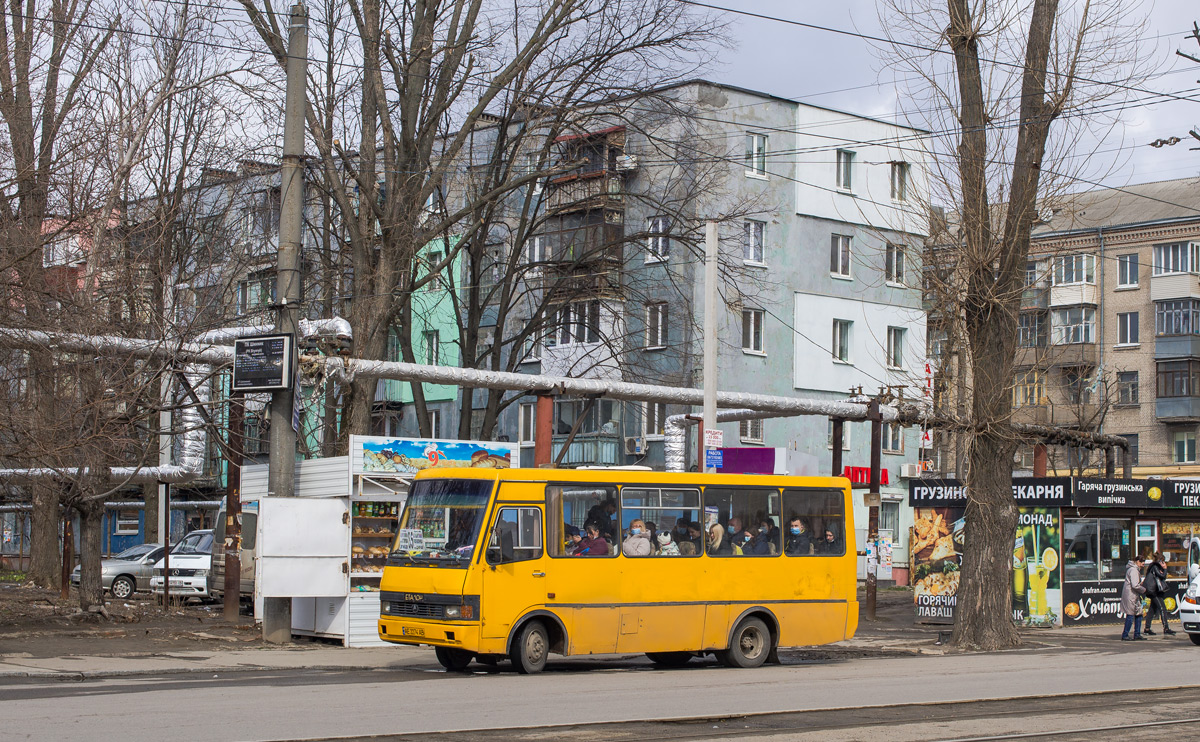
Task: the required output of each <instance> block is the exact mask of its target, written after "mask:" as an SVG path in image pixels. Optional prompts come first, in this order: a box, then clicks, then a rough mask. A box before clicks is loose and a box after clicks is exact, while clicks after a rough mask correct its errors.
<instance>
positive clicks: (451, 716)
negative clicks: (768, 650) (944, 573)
mask: <svg viewBox="0 0 1200 742" xmlns="http://www.w3.org/2000/svg"><path fill="white" fill-rule="evenodd" d="M1129 648H1130V645H1129V644H1128V643H1126V644H1124V645H1121V644H1120V643H1119V642H1095V643H1094V646H1087V647H1075V648H1069V649H1063V648H1056V649H1037V648H1029V649H1021V650H1016V651H1012V652H1004V653H996V654H985V655H957V654H955V655H946V656H891V657H851V658H849V659H837V658H827V659H821V657H820V655H814V657H816V658H815V659H806V660H805V661H802V662H799V663H796V664H788V665H785V666H782V667H780V666H770V667H764V668H760V669H757V670H731V669H725V668H718V667H716V666H715V665H713V664H711V663H702V664H698V665H697V666H696V667H691V668H686V669H683V670H669V671H661V670H656V669H654V668H652V667H651V666H650V665H649V664H648V663H646V662H645V661H644V660H642V659H640V658H620V659H613V658H608V659H604V660H576V659H572V660H559V661H557V662H552V663H551V665H550V667H549V670H548V671H547V672H546V673H544V674H541V675H535V676H520V675H517V674H515V673H513V672H511V671H507V670H503V669H501V670H500V671H494V670H493V671H483V670H480V671H479V672H473V673H470V674H465V675H454V674H447V673H445V672H442V671H440V669H438V668H437V666H436V664H435V663H434V662H433V658H432V652H430V653H429V656H428V660H429V661H428V663H424V662H419V663H418V664H416V665H413V666H411V667H409V668H405V669H400V670H377V671H367V672H316V671H314V672H306V671H286V672H249V673H231V674H225V675H221V674H217V676H216V677H211V676H207V675H199V674H196V673H191V674H184V675H171V676H159V677H153V676H149V677H129V678H111V679H99V680H86V681H69V680H53V681H45V680H40V679H38V680H34V679H11V680H8V681H6V682H4V683H3V684H0V740H3V741H4V742H7V741H8V740H24V739H38V740H46V739H56V740H58V739H61V740H70V739H86V740H110V739H111V740H121V741H122V742H142V741H143V740H163V739H187V740H191V739H197V740H199V739H203V740H206V741H209V740H211V741H212V742H221V741H223V740H301V739H305V740H308V739H332V738H355V737H376V736H381V735H382V736H385V738H387V737H395V736H396V735H422V734H424V735H427V734H428V733H430V732H465V733H466V734H459V735H450V736H449V738H448V739H453V740H459V739H462V740H465V739H480V738H482V737H483V735H482V733H481V730H512V729H514V728H524V729H522V730H520V731H515V732H514V731H500V732H490V733H488V734H489V735H490V736H492V737H493V738H494V739H496V740H507V739H529V738H534V737H536V738H543V739H544V738H570V739H572V740H578V739H588V740H590V739H597V740H605V741H606V742H617V741H618V740H621V739H637V740H639V742H641V740H647V739H651V740H654V739H664V740H666V739H694V738H711V739H730V738H732V737H744V736H756V737H765V738H768V739H773V740H774V739H778V740H784V739H817V738H819V739H821V740H823V741H824V742H829V741H830V740H840V739H847V740H849V739H862V738H864V737H865V736H867V735H866V734H865V733H864V730H865V729H868V728H869V729H871V736H879V735H880V734H881V730H880V729H879V726H880V725H883V726H885V727H886V731H885V732H883V734H885V735H886V736H887V738H888V739H889V740H890V741H893V740H906V739H913V740H917V739H922V740H924V739H955V738H963V739H970V738H978V739H983V738H1001V737H997V736H996V735H1006V734H1011V733H1013V732H1025V733H1033V734H1040V733H1043V732H1051V731H1055V730H1062V729H1069V730H1073V732H1072V733H1071V735H1069V736H1074V737H1076V738H1081V737H1088V738H1092V739H1122V738H1126V737H1124V736H1122V735H1123V734H1126V733H1127V734H1128V737H1127V738H1130V739H1133V738H1135V737H1144V736H1145V735H1146V734H1147V730H1146V729H1144V728H1143V729H1140V730H1137V731H1134V730H1127V731H1126V732H1121V731H1119V730H1115V729H1111V728H1109V729H1107V731H1104V732H1097V731H1092V732H1088V733H1085V732H1084V731H1081V730H1086V729H1093V730H1094V729H1096V728H1107V727H1113V726H1121V725H1126V724H1129V723H1154V724H1159V723H1167V724H1170V723H1171V722H1180V721H1184V720H1192V721H1187V722H1186V724H1190V725H1194V724H1195V723H1196V721H1194V720H1195V719H1200V692H1197V689H1195V688H1192V689H1188V690H1186V691H1171V690H1166V688H1167V687H1169V686H1180V685H1185V684H1189V683H1192V682H1197V683H1200V680H1197V676H1196V673H1195V672H1193V671H1192V668H1194V667H1195V666H1196V663H1197V661H1198V660H1200V648H1197V647H1194V646H1192V645H1191V644H1190V643H1187V642H1183V643H1179V642H1172V643H1170V644H1167V643H1165V642H1162V643H1160V642H1153V643H1149V642H1148V643H1143V644H1140V645H1137V648H1138V650H1139V651H1136V652H1131V651H1129ZM800 657H801V658H804V657H806V656H805V655H800ZM1155 689H1157V690H1156V691H1155ZM1112 691H1118V692H1119V693H1118V694H1117V695H1115V696H1111V695H1109V696H1083V697H1076V698H1058V699H1049V700H1041V701H1037V702H1034V701H1030V700H1027V699H1028V698H1029V697H1033V696H1053V695H1063V694H1078V693H1103V692H1112ZM980 699H1015V700H1005V701H1003V702H1001V703H998V704H991V705H990V706H989V705H987V704H978V703H972V704H969V705H968V706H964V705H962V704H957V703H955V702H963V701H967V702H971V701H978V700H980ZM913 704H931V705H926V706H917V707H914V706H913ZM947 704H951V705H947ZM885 707H886V708H885ZM968 708H969V709H971V710H970V711H964V709H968ZM776 712H816V713H808V714H803V713H802V714H800V715H795V714H793V715H792V716H787V715H784V716H778V715H776V716H769V717H755V718H746V716H747V715H755V714H765V713H776ZM960 717H961V718H960ZM696 719H701V720H704V721H703V722H697V721H695V720H696ZM652 720H683V721H675V722H672V723H669V724H657V725H655V724H653V723H651V722H652ZM605 722H609V723H615V724H617V726H615V727H609V728H605V727H590V728H576V729H544V728H541V727H547V726H560V725H566V726H571V725H591V724H596V723H605ZM972 724H973V725H974V726H972ZM1186 724H1176V725H1168V726H1164V727H1151V728H1150V732H1151V733H1155V734H1172V733H1176V732H1177V731H1178V730H1179V729H1180V728H1182V727H1183V726H1186ZM531 727H533V728H538V729H531ZM620 730H625V731H626V732H629V731H632V732H634V734H633V735H631V736H625V737H623V736H621V733H619V731H620ZM655 732H657V733H655ZM980 732H983V733H984V734H985V735H991V736H981V735H980Z"/></svg>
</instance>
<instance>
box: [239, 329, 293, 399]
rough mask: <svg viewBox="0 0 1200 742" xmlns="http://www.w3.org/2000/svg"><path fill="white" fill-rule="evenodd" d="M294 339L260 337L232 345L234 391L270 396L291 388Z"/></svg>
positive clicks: (270, 336)
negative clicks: (274, 392) (276, 391)
mask: <svg viewBox="0 0 1200 742" xmlns="http://www.w3.org/2000/svg"><path fill="white" fill-rule="evenodd" d="M292 340H293V339H292V336H291V335H257V336H254V337H245V338H239V339H237V340H235V341H234V343H233V390H234V391H236V392H269V391H274V390H277V389H290V388H291V386H292V377H293V375H294V373H295V371H294V370H293V363H292V353H293V342H292Z"/></svg>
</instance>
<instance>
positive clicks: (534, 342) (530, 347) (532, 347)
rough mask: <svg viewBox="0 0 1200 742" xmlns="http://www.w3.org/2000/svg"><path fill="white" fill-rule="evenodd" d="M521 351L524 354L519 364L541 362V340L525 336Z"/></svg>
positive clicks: (535, 336)
mask: <svg viewBox="0 0 1200 742" xmlns="http://www.w3.org/2000/svg"><path fill="white" fill-rule="evenodd" d="M521 350H522V353H524V356H523V357H522V358H521V363H536V362H538V361H540V360H542V339H541V338H540V337H538V336H537V335H529V336H527V337H526V338H525V344H524V347H523V348H522V349H521Z"/></svg>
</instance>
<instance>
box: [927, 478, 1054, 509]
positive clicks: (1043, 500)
mask: <svg viewBox="0 0 1200 742" xmlns="http://www.w3.org/2000/svg"><path fill="white" fill-rule="evenodd" d="M1012 492H1013V500H1015V501H1016V502H1017V504H1018V505H1021V506H1023V507H1040V508H1060V507H1067V506H1069V505H1070V504H1071V478H1070V477H1022V478H1020V479H1014V480H1012ZM908 504H909V505H912V506H913V507H955V506H957V507H963V506H964V505H966V504H967V487H966V485H964V484H962V483H961V482H959V481H958V480H957V479H912V480H909V482H908Z"/></svg>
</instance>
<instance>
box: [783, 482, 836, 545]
mask: <svg viewBox="0 0 1200 742" xmlns="http://www.w3.org/2000/svg"><path fill="white" fill-rule="evenodd" d="M783 514H784V523H783V538H784V547H783V553H784V554H787V555H788V556H842V555H843V554H845V553H846V519H845V516H844V509H843V502H842V492H840V491H839V490H799V489H789V490H784V491H783ZM793 531H799V533H793Z"/></svg>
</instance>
